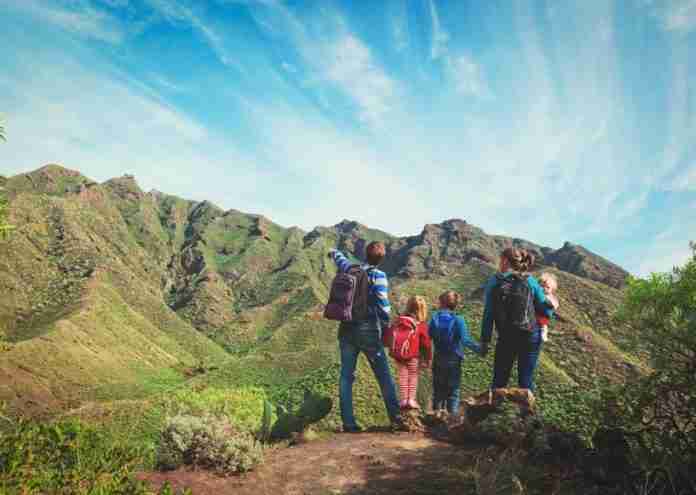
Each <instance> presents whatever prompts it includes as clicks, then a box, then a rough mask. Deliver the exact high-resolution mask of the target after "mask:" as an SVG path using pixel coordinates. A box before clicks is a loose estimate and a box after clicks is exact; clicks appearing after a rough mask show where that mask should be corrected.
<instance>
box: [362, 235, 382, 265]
mask: <svg viewBox="0 0 696 495" xmlns="http://www.w3.org/2000/svg"><path fill="white" fill-rule="evenodd" d="M365 253H366V254H367V262H368V263H369V264H370V265H372V266H377V265H379V264H380V263H381V262H382V260H384V257H385V256H386V254H387V249H386V248H385V247H384V243H383V242H379V241H373V242H371V243H369V244H368V245H367V249H365Z"/></svg>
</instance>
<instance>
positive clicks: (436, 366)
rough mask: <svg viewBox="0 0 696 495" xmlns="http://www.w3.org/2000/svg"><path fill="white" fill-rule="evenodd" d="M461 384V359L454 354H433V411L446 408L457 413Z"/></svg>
mask: <svg viewBox="0 0 696 495" xmlns="http://www.w3.org/2000/svg"><path fill="white" fill-rule="evenodd" d="M461 383H462V358H461V357H459V356H458V355H457V354H455V353H451V354H441V353H435V359H434V361H433V410H435V411H438V410H440V409H445V408H447V412H449V413H450V414H458V412H459V389H460V387H461Z"/></svg>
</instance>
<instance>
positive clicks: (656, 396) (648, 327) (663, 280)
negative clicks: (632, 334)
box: [603, 245, 696, 492]
mask: <svg viewBox="0 0 696 495" xmlns="http://www.w3.org/2000/svg"><path fill="white" fill-rule="evenodd" d="M692 247H693V245H692ZM619 318H620V319H621V320H622V321H623V322H626V323H629V324H630V325H631V326H632V327H633V328H634V330H635V331H636V332H639V335H641V337H642V338H643V339H644V341H645V344H646V346H647V348H648V349H649V354H650V361H651V365H652V368H653V371H652V372H651V373H650V374H649V375H647V376H645V377H643V378H641V379H638V380H636V381H633V382H630V383H627V384H626V385H624V386H623V387H620V388H619V389H618V390H613V391H611V392H610V393H608V394H606V406H605V408H604V411H603V412H604V416H605V418H604V422H605V423H608V424H609V425H610V426H613V427H618V428H621V429H622V430H623V431H625V432H626V434H627V436H628V438H629V439H630V440H631V442H632V444H633V445H632V446H633V448H634V449H635V450H636V456H635V457H636V458H637V459H639V460H640V461H641V462H642V463H644V464H645V466H648V467H649V469H653V470H654V469H661V468H665V469H667V470H669V472H670V473H671V474H672V476H673V477H674V478H675V480H677V481H675V483H677V484H685V485H686V486H687V487H688V489H691V490H694V491H695V492H696V475H695V474H694V472H695V470H696V380H695V379H694V377H695V376H696V250H695V252H694V257H693V258H692V259H691V260H690V261H689V262H688V263H687V264H686V265H685V266H683V267H681V268H675V269H674V271H673V272H672V273H668V274H653V275H652V276H651V277H650V278H649V279H646V280H631V281H629V285H628V289H627V292H626V299H625V302H624V304H623V307H622V308H621V311H620V313H619Z"/></svg>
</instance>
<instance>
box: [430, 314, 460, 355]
mask: <svg viewBox="0 0 696 495" xmlns="http://www.w3.org/2000/svg"><path fill="white" fill-rule="evenodd" d="M433 323H434V329H433V335H432V338H433V343H434V344H435V349H436V350H437V352H439V353H442V354H452V353H454V352H455V351H456V350H457V344H458V341H457V339H456V338H455V337H456V333H455V331H454V326H455V325H456V324H457V317H456V316H455V315H453V314H452V313H448V312H443V313H436V314H435V315H433Z"/></svg>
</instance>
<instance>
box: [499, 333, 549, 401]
mask: <svg viewBox="0 0 696 495" xmlns="http://www.w3.org/2000/svg"><path fill="white" fill-rule="evenodd" d="M541 346H542V343H541V329H540V328H539V327H536V328H535V329H534V331H532V332H522V331H519V330H506V331H502V332H498V343H497V344H496V346H495V359H494V365H493V366H494V368H493V384H492V388H505V387H507V385H508V382H509V381H510V374H511V373H512V365H513V363H514V362H515V359H517V375H518V378H517V379H518V385H519V387H520V388H527V389H529V390H531V391H532V392H533V391H534V372H535V371H536V368H537V364H538V363H539V354H540V353H541Z"/></svg>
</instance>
